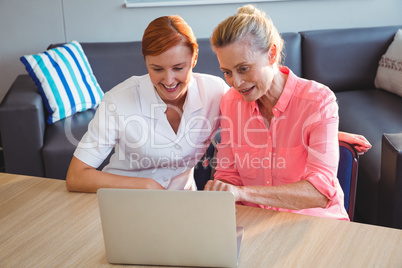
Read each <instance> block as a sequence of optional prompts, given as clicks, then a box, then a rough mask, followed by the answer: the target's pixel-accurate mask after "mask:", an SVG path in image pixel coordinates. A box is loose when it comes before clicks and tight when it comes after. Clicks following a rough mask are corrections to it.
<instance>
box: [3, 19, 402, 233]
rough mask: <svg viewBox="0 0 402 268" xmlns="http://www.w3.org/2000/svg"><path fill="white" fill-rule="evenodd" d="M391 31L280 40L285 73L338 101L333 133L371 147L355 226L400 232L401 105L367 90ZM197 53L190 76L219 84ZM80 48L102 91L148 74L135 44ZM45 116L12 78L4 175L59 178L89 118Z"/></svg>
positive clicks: (23, 79)
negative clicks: (320, 86) (357, 137)
mask: <svg viewBox="0 0 402 268" xmlns="http://www.w3.org/2000/svg"><path fill="white" fill-rule="evenodd" d="M398 28H402V26H387V27H374V28H355V29H334V30H317V31H306V32H300V33H284V34H283V35H282V36H283V38H284V40H285V47H286V51H285V55H286V57H285V65H286V66H288V67H289V68H290V69H292V71H293V72H294V73H295V74H296V75H298V76H301V77H305V78H307V79H313V80H316V81H319V82H321V83H324V84H326V85H328V86H329V87H330V88H331V89H332V90H333V91H334V92H335V94H336V96H337V98H338V103H339V107H340V110H339V113H340V130H343V131H349V132H353V133H360V134H363V135H365V136H366V137H367V139H368V140H369V141H370V142H371V144H372V145H373V148H372V149H371V150H370V151H369V152H368V153H366V154H365V155H364V156H363V157H361V158H360V165H359V178H358V188H357V197H356V215H355V220H357V221H361V222H365V223H371V224H381V225H384V226H391V227H397V228H402V216H401V215H402V160H401V159H402V157H401V150H402V102H401V97H399V96H397V95H395V94H391V93H388V92H386V91H384V90H381V89H376V88H375V86H374V78H375V75H376V70H377V67H378V62H379V60H380V58H381V56H382V55H383V54H384V53H385V52H386V50H387V48H388V46H389V45H390V44H391V42H392V40H393V36H394V34H395V33H396V31H397V29H398ZM199 45H200V54H199V59H198V63H197V66H196V67H195V69H194V71H195V72H202V73H209V74H214V75H218V76H221V77H223V74H222V72H221V71H220V69H219V65H218V61H217V59H216V57H215V55H214V54H213V52H212V51H211V49H210V45H209V40H208V39H200V40H199ZM82 47H83V49H84V51H85V53H86V55H87V57H88V59H89V62H90V64H91V66H92V69H93V71H94V74H95V76H96V77H97V79H98V82H99V84H100V86H101V88H102V89H103V90H104V91H108V90H110V89H111V88H112V87H113V86H114V85H116V84H118V83H120V82H122V81H123V80H125V79H126V78H128V77H130V76H132V75H142V74H145V73H146V72H147V70H146V67H145V64H144V62H143V57H142V55H141V43H140V42H120V43H118V42H114V43H82ZM45 113H46V111H45V108H44V105H43V102H42V99H41V96H40V95H39V93H38V91H37V89H36V86H35V85H34V83H33V82H32V80H31V78H30V77H29V76H28V75H26V74H23V75H19V76H18V77H17V78H16V80H15V81H14V83H13V85H12V86H11V88H10V90H9V92H8V94H7V96H6V98H5V99H4V101H3V103H2V104H1V106H0V131H1V132H0V133H1V137H2V144H3V148H4V158H5V169H6V172H9V173H17V174H27V175H34V176H43V177H49V178H57V179H64V178H65V176H66V172H67V168H68V165H69V162H70V160H71V157H72V154H73V152H74V148H75V146H76V145H77V143H78V141H79V140H80V138H81V137H82V135H83V134H84V133H85V131H86V128H87V124H88V122H89V121H90V120H91V118H92V117H93V115H94V111H93V110H89V111H86V112H82V113H78V114H75V115H73V116H71V117H69V118H66V119H64V120H61V121H59V122H56V123H55V124H53V125H50V126H49V125H47V124H46V123H45ZM384 133H391V134H392V135H387V134H384ZM383 135H384V138H383ZM382 146H383V147H384V148H383V150H382ZM378 215H380V217H378Z"/></svg>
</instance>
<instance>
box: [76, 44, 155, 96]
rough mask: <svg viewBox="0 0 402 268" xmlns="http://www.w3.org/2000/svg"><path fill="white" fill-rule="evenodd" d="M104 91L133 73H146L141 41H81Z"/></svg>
mask: <svg viewBox="0 0 402 268" xmlns="http://www.w3.org/2000/svg"><path fill="white" fill-rule="evenodd" d="M81 45H82V48H83V50H84V51H85V54H86V56H87V57H88V61H89V63H90V64H91V66H92V70H93V72H94V75H95V76H96V78H97V79H98V82H99V85H100V86H101V88H102V89H103V91H104V92H107V91H109V90H110V89H112V88H113V87H114V86H116V85H117V84H120V83H121V82H123V81H124V80H126V79H128V78H130V77H131V76H133V75H144V74H146V73H147V72H148V71H147V68H146V66H145V62H144V57H143V56H142V53H141V51H142V50H141V42H99V43H81Z"/></svg>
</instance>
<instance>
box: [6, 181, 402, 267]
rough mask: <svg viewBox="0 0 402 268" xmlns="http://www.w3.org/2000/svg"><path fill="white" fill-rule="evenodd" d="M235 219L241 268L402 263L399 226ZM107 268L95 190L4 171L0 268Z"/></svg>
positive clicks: (267, 214)
mask: <svg viewBox="0 0 402 268" xmlns="http://www.w3.org/2000/svg"><path fill="white" fill-rule="evenodd" d="M237 223H238V225H240V226H244V227H245V228H244V236H243V243H242V249H241V255H240V264H239V267H253V268H254V267H402V230H397V229H391V228H384V227H378V226H371V225H365V224H359V223H350V222H343V221H338V220H330V219H323V218H316V217H310V216H303V215H297V214H292V213H284V212H274V211H269V210H263V209H257V208H249V207H241V206H238V207H237ZM104 266H105V267H106V266H112V265H110V264H109V263H108V262H107V260H106V255H105V247H104V243H103V235H102V228H101V222H100V218H99V210H98V202H97V198H96V194H83V193H70V192H67V190H66V189H65V182H64V181H60V180H53V179H44V178H37V177H28V176H20V175H11V174H4V173H1V174H0V267H104ZM147 267H149V266H147Z"/></svg>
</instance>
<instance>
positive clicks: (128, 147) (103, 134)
mask: <svg viewBox="0 0 402 268" xmlns="http://www.w3.org/2000/svg"><path fill="white" fill-rule="evenodd" d="M228 88H229V87H228V86H227V85H226V83H225V82H224V81H223V80H222V79H221V78H219V77H215V76H211V75H206V74H198V73H193V76H192V79H191V81H190V83H189V85H188V91H187V96H186V100H185V103H184V106H183V114H182V118H181V122H180V126H179V129H178V131H177V134H176V133H175V132H174V131H173V129H172V127H171V126H170V124H169V122H168V120H167V118H166V115H165V111H166V108H167V106H166V104H165V103H164V102H163V101H162V99H161V98H160V97H159V95H158V94H157V93H156V91H155V89H154V87H153V85H152V82H151V80H150V78H149V75H148V74H147V75H144V76H133V77H131V78H129V79H127V80H126V81H124V82H123V83H121V84H119V85H117V86H116V87H114V88H113V89H112V90H110V91H109V92H107V93H106V94H105V96H104V98H103V100H102V103H101V104H100V105H99V107H98V109H97V111H96V114H95V117H94V118H93V119H92V121H91V122H90V123H89V126H88V131H87V133H85V135H84V136H83V138H82V139H81V141H80V143H79V144H78V146H77V148H76V150H75V152H74V156H75V157H77V158H78V159H80V160H81V161H83V162H84V163H86V164H88V165H90V166H92V167H95V168H97V167H99V166H100V165H101V164H102V163H103V161H104V160H105V159H106V158H107V156H108V155H109V154H110V152H111V151H112V149H113V148H115V152H114V154H113V155H112V157H111V159H110V163H109V164H108V165H107V166H105V168H104V169H103V171H105V172H109V173H113V174H119V175H124V176H131V177H143V178H152V179H154V180H155V181H157V182H158V183H160V184H161V185H162V186H163V187H165V188H166V189H173V190H183V189H191V190H195V189H196V185H195V181H194V177H193V167H194V166H195V165H196V163H197V162H198V161H199V160H200V159H201V158H202V156H203V155H204V153H205V151H206V149H207V147H208V146H209V144H210V141H211V137H212V135H213V134H214V133H215V131H216V130H217V129H218V127H219V116H220V111H219V105H220V101H221V98H222V96H223V95H224V93H225V92H226V91H227V90H228Z"/></svg>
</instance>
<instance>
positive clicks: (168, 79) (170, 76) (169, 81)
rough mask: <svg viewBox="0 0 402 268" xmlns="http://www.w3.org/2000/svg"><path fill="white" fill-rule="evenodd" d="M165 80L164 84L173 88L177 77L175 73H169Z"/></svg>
mask: <svg viewBox="0 0 402 268" xmlns="http://www.w3.org/2000/svg"><path fill="white" fill-rule="evenodd" d="M164 80H165V81H164V82H165V84H166V85H167V86H173V84H174V83H175V81H176V77H175V75H174V73H173V72H171V71H167V72H166V73H165V77H164Z"/></svg>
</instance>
